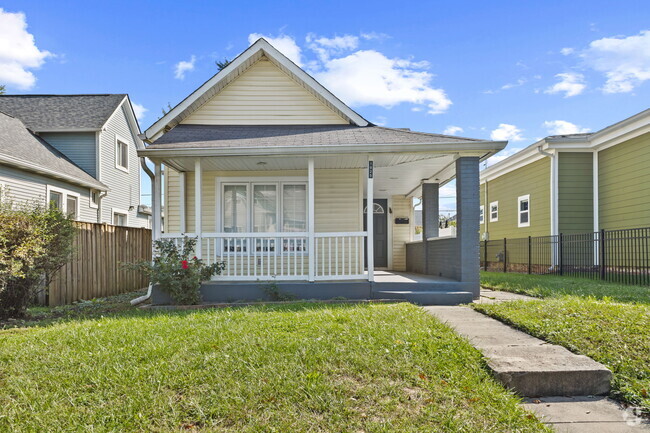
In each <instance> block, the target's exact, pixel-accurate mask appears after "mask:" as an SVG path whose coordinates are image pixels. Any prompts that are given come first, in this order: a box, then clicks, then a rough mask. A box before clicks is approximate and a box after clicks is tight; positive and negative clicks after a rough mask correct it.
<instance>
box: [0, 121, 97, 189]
mask: <svg viewBox="0 0 650 433" xmlns="http://www.w3.org/2000/svg"><path fill="white" fill-rule="evenodd" d="M0 164H7V165H10V166H12V167H17V168H20V169H23V170H27V171H31V172H34V173H39V174H42V175H45V176H48V177H52V178H57V179H61V180H64V181H66V182H70V183H74V184H77V185H81V186H85V187H89V188H94V189H97V190H100V191H107V190H108V187H107V186H106V185H104V184H103V183H101V182H99V181H98V180H96V179H95V178H94V177H92V176H91V175H89V174H88V173H86V172H85V171H83V170H82V169H81V168H79V167H78V166H77V165H75V164H74V163H73V162H72V161H70V160H69V159H68V158H67V157H66V156H65V155H63V154H62V153H61V152H59V151H58V150H56V149H55V148H54V147H52V146H51V145H50V144H48V143H47V142H46V141H45V140H43V139H42V138H40V137H38V136H36V135H34V134H33V133H32V132H31V131H29V130H28V129H27V127H26V126H25V124H24V123H23V122H21V121H20V120H19V119H16V118H14V117H12V116H10V115H8V114H5V113H2V112H0Z"/></svg>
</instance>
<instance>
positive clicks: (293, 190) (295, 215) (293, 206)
mask: <svg viewBox="0 0 650 433" xmlns="http://www.w3.org/2000/svg"><path fill="white" fill-rule="evenodd" d="M282 231H283V232H304V231H307V186H306V185H283V187H282Z"/></svg>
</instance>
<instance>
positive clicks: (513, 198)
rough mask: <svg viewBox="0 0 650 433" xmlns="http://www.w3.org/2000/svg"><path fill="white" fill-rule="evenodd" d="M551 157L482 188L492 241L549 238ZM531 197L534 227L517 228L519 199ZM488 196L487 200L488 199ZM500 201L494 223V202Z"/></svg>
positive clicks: (482, 229) (492, 181)
mask: <svg viewBox="0 0 650 433" xmlns="http://www.w3.org/2000/svg"><path fill="white" fill-rule="evenodd" d="M550 173H551V166H550V158H543V159H540V160H538V161H535V162H532V163H530V164H528V165H526V166H524V167H521V168H519V169H517V170H513V171H511V172H510V173H506V174H504V175H503V176H500V177H498V178H496V179H493V180H491V181H489V182H487V194H485V184H482V185H481V205H484V206H485V224H484V225H481V231H482V232H483V231H487V232H488V233H489V238H490V239H493V240H494V239H501V238H505V237H507V238H521V237H527V236H548V235H550V234H551V217H550V215H551V213H550V207H551V205H550V193H551V187H550V182H551V174H550ZM527 194H529V195H530V227H518V226H517V218H518V213H517V205H518V203H517V199H518V197H520V196H523V195H527ZM486 196H487V197H486ZM494 201H498V202H499V219H498V221H496V222H490V209H489V206H490V203H491V202H494Z"/></svg>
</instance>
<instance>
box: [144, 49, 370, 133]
mask: <svg viewBox="0 0 650 433" xmlns="http://www.w3.org/2000/svg"><path fill="white" fill-rule="evenodd" d="M262 57H266V58H267V59H268V60H270V61H271V62H272V63H273V64H275V66H277V67H278V68H280V69H281V70H282V71H284V72H285V73H287V74H288V75H289V76H290V77H291V78H292V79H294V80H295V81H297V82H298V83H299V84H301V85H302V86H303V87H304V88H305V89H306V90H308V91H309V92H311V93H312V94H313V95H314V96H315V97H316V98H317V99H319V100H320V101H321V102H322V103H323V104H325V105H326V106H327V107H329V108H330V109H332V110H333V111H334V112H336V113H337V114H338V115H340V116H341V117H343V118H344V119H346V120H347V121H349V123H350V124H351V125H356V126H367V125H368V124H369V122H368V121H367V120H366V119H364V118H363V117H361V116H360V115H359V114H358V113H357V112H355V111H354V110H352V109H351V108H350V107H348V106H347V105H345V104H344V103H343V102H342V101H341V100H340V99H338V98H337V97H336V96H334V94H332V93H331V92H330V91H329V90H327V89H326V88H325V87H323V86H322V85H321V84H320V83H319V82H318V81H316V80H315V79H314V78H313V77H311V76H310V75H309V74H308V73H307V72H305V71H304V70H302V69H301V68H300V67H298V66H297V65H296V64H295V63H293V62H292V61H291V60H289V59H288V58H287V57H286V56H285V55H284V54H282V53H281V52H280V51H278V50H277V49H276V48H275V47H273V46H272V45H271V44H270V43H268V42H267V41H266V40H265V39H263V38H260V39H258V40H257V41H256V42H255V43H254V44H253V45H251V46H250V47H248V49H246V50H245V51H244V52H243V53H241V54H240V55H239V56H237V57H236V58H235V59H233V61H232V62H230V64H229V65H228V66H226V67H225V68H224V69H222V70H221V71H219V72H218V73H216V74H215V75H214V76H213V77H212V78H210V79H209V80H208V81H206V82H205V83H203V85H201V87H199V88H198V89H196V90H195V91H194V92H192V93H191V94H190V95H189V96H188V97H186V98H185V99H184V100H183V101H181V102H180V103H179V104H178V105H176V106H175V107H174V108H172V109H171V110H170V111H169V112H168V113H167V114H165V115H164V116H163V117H162V118H160V119H159V120H158V121H156V122H155V123H154V124H153V125H151V126H150V127H149V128H148V129H147V130H146V131H145V132H144V139H145V140H147V141H151V142H153V141H155V140H157V139H158V138H159V137H160V136H161V135H162V134H164V133H165V132H166V131H167V130H169V129H171V128H174V127H175V126H176V125H178V124H179V123H180V122H181V121H182V120H183V119H184V118H186V117H187V116H188V115H189V114H191V113H192V112H194V111H196V110H197V109H198V108H199V107H200V106H202V105H203V104H204V103H205V102H207V101H208V100H209V99H210V98H212V97H213V96H214V95H216V94H217V93H219V92H220V91H221V89H223V88H224V87H226V86H227V85H228V84H229V83H231V82H232V81H233V80H234V79H236V78H237V77H239V76H240V75H242V74H243V73H244V72H245V71H246V70H247V69H248V68H249V67H250V66H251V65H253V64H254V63H255V62H257V61H258V60H259V59H261V58H262Z"/></svg>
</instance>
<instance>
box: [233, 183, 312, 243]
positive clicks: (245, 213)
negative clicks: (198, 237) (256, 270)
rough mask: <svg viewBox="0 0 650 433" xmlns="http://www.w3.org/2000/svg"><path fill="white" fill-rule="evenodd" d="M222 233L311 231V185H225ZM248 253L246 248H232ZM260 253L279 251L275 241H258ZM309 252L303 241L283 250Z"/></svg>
mask: <svg viewBox="0 0 650 433" xmlns="http://www.w3.org/2000/svg"><path fill="white" fill-rule="evenodd" d="M220 189H221V215H220V217H221V229H222V230H223V231H224V232H225V233H245V232H253V233H276V232H290V233H296V232H305V231H306V230H307V185H306V183H305V182H297V181H286V182H283V181H278V182H275V181H268V180H263V181H260V182H223V183H221V188H220ZM224 248H230V250H231V251H235V250H236V251H245V250H246V245H242V246H241V247H240V246H236V247H233V246H232V245H231V246H230V247H228V246H227V245H224ZM255 248H256V250H257V251H262V252H274V251H276V241H275V240H273V239H270V240H265V241H263V242H262V241H261V240H260V241H258V245H256V246H255ZM289 248H291V249H298V250H305V249H306V244H304V243H303V242H302V241H298V244H296V243H295V242H294V243H293V244H291V245H289V244H286V245H284V246H283V250H284V251H289Z"/></svg>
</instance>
